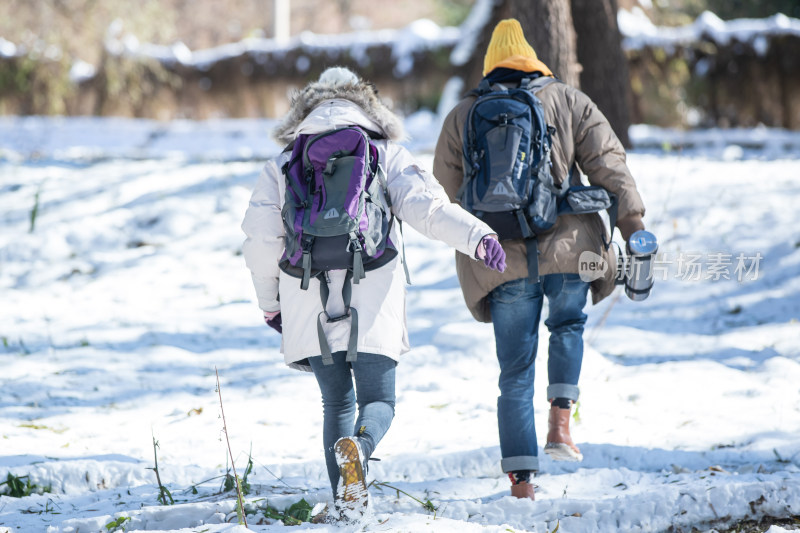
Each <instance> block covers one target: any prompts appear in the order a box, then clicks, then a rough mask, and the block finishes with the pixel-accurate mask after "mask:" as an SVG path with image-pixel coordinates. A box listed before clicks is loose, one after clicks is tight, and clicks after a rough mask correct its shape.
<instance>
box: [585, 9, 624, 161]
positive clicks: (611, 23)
mask: <svg viewBox="0 0 800 533" xmlns="http://www.w3.org/2000/svg"><path fill="white" fill-rule="evenodd" d="M617 11H618V7H617V0H572V19H573V21H574V27H575V32H576V33H577V38H578V46H577V50H578V61H579V62H580V64H581V65H582V67H583V69H582V70H581V74H580V80H581V81H580V83H581V89H582V90H583V92H585V93H586V94H587V95H589V97H590V98H591V99H592V100H594V102H595V103H596V104H597V107H598V108H599V109H600V111H602V112H603V114H604V115H605V116H606V118H608V121H609V122H610V123H611V127H612V128H613V129H614V132H615V133H616V134H617V137H619V140H620V141H622V144H623V145H625V146H630V139H629V138H628V128H629V127H630V123H631V118H630V101H631V94H630V76H629V74H628V60H627V58H626V57H625V53H624V52H623V51H622V36H621V35H620V32H619V27H618V26H617Z"/></svg>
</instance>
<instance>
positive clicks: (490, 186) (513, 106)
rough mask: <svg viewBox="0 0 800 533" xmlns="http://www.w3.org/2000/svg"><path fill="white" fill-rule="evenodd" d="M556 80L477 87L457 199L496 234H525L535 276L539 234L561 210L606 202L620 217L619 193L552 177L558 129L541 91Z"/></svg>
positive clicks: (592, 208) (589, 208) (587, 209)
mask: <svg viewBox="0 0 800 533" xmlns="http://www.w3.org/2000/svg"><path fill="white" fill-rule="evenodd" d="M554 82H558V80H556V79H555V78H551V77H547V76H541V77H538V78H535V79H533V80H530V79H523V80H522V82H521V83H520V86H519V87H512V88H506V87H504V86H502V85H495V86H491V85H490V83H489V81H488V80H486V79H484V80H483V81H481V84H480V85H479V86H478V88H477V89H476V90H475V91H473V92H472V94H476V95H477V96H478V98H477V99H476V100H475V102H474V103H473V104H472V107H471V108H470V111H469V115H468V116H467V121H466V123H465V125H464V134H463V147H462V155H463V168H464V180H463V182H462V185H461V188H460V189H459V191H458V195H457V196H458V200H459V201H460V202H461V206H462V207H463V208H464V209H466V210H467V211H469V212H470V213H472V214H473V215H475V216H476V217H477V218H479V219H481V220H483V221H484V222H486V223H487V224H488V225H489V226H490V227H491V228H492V229H493V230H494V231H495V232H497V235H498V238H499V240H501V241H502V240H507V239H525V242H526V245H527V249H528V271H529V277H530V278H531V279H532V280H534V281H538V279H539V269H538V257H537V256H538V248H537V245H536V237H537V235H539V234H540V233H543V232H546V231H548V230H549V229H551V228H552V227H553V225H554V224H555V223H556V219H557V217H558V216H559V215H561V214H581V213H596V212H598V211H601V210H603V209H608V210H609V214H610V216H612V226H611V227H612V231H613V227H614V224H615V223H616V214H615V206H616V201H615V200H616V199H615V197H614V196H613V195H611V194H609V193H608V192H607V191H606V190H605V189H603V188H602V187H586V186H577V187H570V186H569V178H568V179H565V180H564V182H563V183H562V184H561V185H560V186H557V185H556V184H555V183H554V181H553V176H552V174H551V166H552V163H551V152H552V136H553V134H554V133H555V128H554V127H553V126H550V125H548V124H547V123H546V122H545V118H544V109H543V107H542V102H541V101H540V100H539V98H537V97H536V93H537V92H538V91H539V90H540V89H542V88H543V87H546V86H547V85H549V84H550V83H554ZM573 168H574V167H573ZM571 175H572V171H571V172H570V176H571ZM609 244H610V242H609Z"/></svg>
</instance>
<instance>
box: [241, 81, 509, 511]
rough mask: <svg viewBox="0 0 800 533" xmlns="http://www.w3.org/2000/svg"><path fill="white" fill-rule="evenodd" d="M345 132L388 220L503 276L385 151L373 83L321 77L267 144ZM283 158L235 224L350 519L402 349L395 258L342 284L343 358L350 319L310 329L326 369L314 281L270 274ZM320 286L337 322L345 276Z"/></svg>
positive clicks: (479, 239)
mask: <svg viewBox="0 0 800 533" xmlns="http://www.w3.org/2000/svg"><path fill="white" fill-rule="evenodd" d="M345 126H359V127H361V128H363V129H364V130H367V131H369V132H371V133H372V134H374V135H375V136H377V137H378V140H374V141H373V144H375V146H376V147H377V149H378V162H379V164H380V165H381V166H382V168H383V170H384V173H385V176H386V179H387V183H388V194H389V197H390V200H391V210H392V213H393V214H394V216H395V217H397V218H398V219H399V220H401V221H403V222H405V223H407V224H410V225H411V226H412V227H413V228H414V229H416V230H417V231H419V232H420V233H422V234H423V235H425V236H426V237H429V238H431V239H437V240H440V241H443V242H445V243H446V244H448V245H450V246H452V247H453V248H455V249H456V250H458V251H459V252H461V253H464V254H466V255H467V256H469V257H473V258H480V259H482V260H483V262H484V263H485V264H486V265H487V267H490V268H494V269H496V270H501V271H502V270H503V269H504V268H505V263H504V260H505V254H504V253H503V250H502V248H500V246H499V243H498V242H497V241H496V240H494V239H493V232H492V230H491V228H489V226H487V225H486V224H484V223H483V222H481V221H479V220H478V219H476V218H474V217H473V216H472V215H470V214H468V213H467V212H466V211H464V210H463V209H461V208H460V207H459V206H458V205H456V204H453V203H450V201H449V200H448V198H447V195H446V194H445V192H444V189H442V187H441V186H440V185H439V183H438V182H437V181H436V179H434V177H433V176H432V175H431V174H429V173H428V172H426V171H425V170H423V169H422V168H421V167H420V165H419V164H418V163H417V162H416V160H415V159H414V157H413V156H412V155H411V154H410V153H409V152H408V151H407V150H406V149H405V148H403V147H402V146H400V145H399V144H396V142H395V141H397V140H399V139H400V138H401V137H402V136H403V130H402V125H401V122H400V120H399V119H398V117H397V116H396V115H394V114H393V113H392V112H391V111H390V110H389V109H388V108H386V107H385V106H384V105H383V104H382V103H381V101H380V100H379V99H378V96H377V92H376V90H375V88H374V86H373V85H371V84H369V83H367V82H364V81H362V80H360V79H359V78H358V77H357V76H356V75H355V74H354V73H353V72H351V71H349V70H347V69H344V68H339V67H335V68H330V69H328V70H326V71H325V72H323V74H322V76H321V77H320V79H319V80H318V81H316V82H312V83H310V84H308V85H307V86H306V87H305V88H304V89H302V90H301V91H299V92H297V93H295V94H294V95H293V97H292V102H291V109H290V111H289V113H288V115H287V116H286V117H285V118H284V119H283V121H282V123H281V124H280V125H279V127H278V128H277V129H276V130H275V132H274V136H275V138H276V139H277V141H278V142H279V143H281V144H289V143H292V142H293V141H294V140H295V139H296V138H297V136H298V135H301V134H317V133H321V132H326V131H330V130H333V129H336V128H341V127H345ZM289 156H290V152H286V151H285V152H284V153H282V154H281V155H280V156H278V157H277V158H275V159H273V160H271V161H269V162H268V163H267V164H266V166H265V167H264V170H263V172H262V173H261V176H260V177H259V180H258V182H257V184H256V186H255V190H254V191H253V195H252V197H251V199H250V206H249V208H248V209H247V213H246V215H245V219H244V222H243V224H242V229H243V230H244V232H245V234H246V235H247V240H246V241H245V243H244V248H243V250H244V257H245V261H246V263H247V267H248V268H249V269H250V271H251V272H252V277H253V284H254V285H255V289H256V295H257V297H258V305H259V307H260V308H261V310H262V311H263V312H264V317H265V320H266V321H267V323H268V325H270V326H271V327H273V328H275V329H276V330H278V331H280V332H281V335H282V338H281V352H282V353H283V354H284V358H285V361H286V363H287V364H288V365H290V366H292V367H294V368H298V369H302V370H310V371H313V372H314V375H315V377H316V379H317V382H318V384H319V387H320V391H321V393H322V402H323V419H324V421H323V444H324V449H325V461H326V464H327V468H328V475H329V477H330V481H331V487H332V489H333V492H334V499H335V502H336V504H337V508H344V509H349V510H353V509H354V510H355V511H356V512H361V511H362V510H363V508H364V506H366V497H367V493H366V484H365V482H364V469H363V466H364V465H365V461H366V460H367V459H368V458H369V457H370V455H371V454H372V452H373V450H374V449H375V446H376V445H377V444H378V442H379V441H380V440H381V438H382V437H383V435H384V434H385V433H386V431H387V430H388V428H389V425H390V424H391V421H392V418H393V417H394V402H395V390H394V389H395V366H396V365H397V361H398V359H399V357H400V355H401V354H403V353H405V352H407V351H408V350H409V343H408V330H407V326H406V316H405V292H406V289H405V274H404V267H403V265H402V264H401V262H402V261H403V260H404V258H403V257H402V255H398V256H397V257H395V258H394V259H392V260H391V261H389V262H388V263H386V264H385V265H383V266H381V267H379V268H377V269H375V270H371V271H369V272H367V273H366V277H365V278H364V279H362V280H361V281H360V283H358V284H356V285H353V286H352V296H351V302H350V305H351V306H352V307H353V308H355V309H357V310H358V328H357V352H358V354H357V358H356V360H355V361H346V360H345V351H346V350H347V347H348V341H349V339H350V330H351V320H350V319H345V320H338V321H331V322H327V323H326V322H324V321H323V322H322V327H323V329H324V334H325V337H326V338H327V341H328V344H329V345H330V351H331V352H333V364H325V363H324V362H323V361H322V352H321V347H320V341H319V338H318V332H317V316H318V315H319V314H320V312H321V311H322V309H323V308H322V302H321V300H320V293H319V283H320V282H319V281H318V280H317V279H316V278H312V279H311V280H310V285H309V287H308V290H301V288H300V283H299V280H298V279H297V278H296V277H292V276H290V275H288V274H287V273H285V272H283V271H282V270H281V269H280V268H279V266H278V263H279V260H280V259H281V257H282V255H283V253H284V250H285V233H284V226H283V221H282V218H281V208H282V206H283V202H284V190H285V187H286V181H285V178H284V176H283V174H282V172H281V167H282V166H283V165H284V163H285V162H286V161H287V160H288V158H289ZM397 226H398V225H397V224H393V225H392V233H391V234H390V239H391V240H392V242H394V243H399V242H400V239H401V235H399V233H398V231H397ZM327 278H328V284H329V287H330V299H329V300H328V303H327V306H326V311H327V313H328V315H329V316H331V317H337V316H340V315H344V314H345V305H344V302H343V301H342V297H341V293H342V290H341V289H342V286H343V284H344V279H345V271H344V270H333V271H330V272H328V274H327ZM354 380H355V390H354V385H353V381H354ZM356 405H358V418H357V420H356V421H355V425H354V424H353V422H354V417H355V414H356Z"/></svg>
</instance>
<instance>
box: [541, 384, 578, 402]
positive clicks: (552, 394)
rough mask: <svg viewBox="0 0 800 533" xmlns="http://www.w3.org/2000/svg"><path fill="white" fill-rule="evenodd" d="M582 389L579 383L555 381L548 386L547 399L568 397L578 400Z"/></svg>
mask: <svg viewBox="0 0 800 533" xmlns="http://www.w3.org/2000/svg"><path fill="white" fill-rule="evenodd" d="M580 392H581V390H580V389H579V388H578V386H577V385H570V384H569V383H554V384H552V385H548V386H547V399H548V400H552V399H554V398H566V399H567V400H572V401H573V402H576V401H578V395H579V394H580Z"/></svg>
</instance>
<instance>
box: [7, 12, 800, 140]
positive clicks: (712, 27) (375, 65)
mask: <svg viewBox="0 0 800 533" xmlns="http://www.w3.org/2000/svg"><path fill="white" fill-rule="evenodd" d="M491 7H492V0H479V1H477V2H476V3H475V6H474V8H473V10H472V12H471V14H470V16H469V17H468V18H467V19H466V20H465V22H464V23H463V24H462V25H461V26H459V27H444V28H442V27H439V26H438V25H437V24H435V23H434V22H432V21H430V20H418V21H415V22H413V23H412V24H410V25H408V26H407V27H405V28H401V29H394V30H376V31H357V32H352V33H347V34H336V35H322V34H313V33H310V32H304V33H301V34H299V35H296V36H294V37H293V38H291V39H290V40H289V41H288V42H278V41H275V40H273V39H263V38H258V39H245V40H243V41H239V42H236V43H230V44H225V45H222V46H218V47H215V48H211V49H205V50H190V49H189V48H188V47H187V46H186V45H184V44H183V43H181V42H177V43H174V44H172V45H170V46H162V45H155V44H151V43H143V42H140V41H139V40H138V39H137V38H136V36H134V35H131V34H127V33H124V31H123V29H122V25H121V24H115V25H112V26H111V27H110V28H109V30H108V32H107V36H106V41H105V50H106V52H107V53H106V54H105V56H104V59H103V62H102V63H101V64H98V65H92V64H89V63H86V62H84V61H82V60H80V59H77V60H75V61H74V62H73V63H72V65H69V64H67V63H63V62H62V63H56V62H54V61H50V62H49V65H50V66H49V67H48V68H49V69H50V70H49V71H48V72H47V74H46V75H39V76H38V78H37V79H36V80H35V81H36V83H33V84H30V83H29V84H23V85H26V86H25V87H23V86H22V85H20V86H18V87H14V86H11V87H0V96H2V98H0V114H50V113H54V112H55V113H63V114H72V115H119V116H136V117H144V118H158V119H171V118H201V119H207V118H224V117H263V116H266V117H277V116H280V115H281V114H283V113H284V112H285V110H286V107H287V105H288V101H287V98H286V95H287V92H288V91H289V90H291V89H292V88H294V87H299V86H302V85H303V84H305V83H306V82H307V81H308V80H309V79H311V78H313V77H315V76H316V75H317V74H318V73H319V72H320V71H321V70H322V69H324V68H325V67H327V66H330V65H332V64H341V65H346V66H350V67H352V68H354V69H356V70H357V71H358V72H360V73H361V74H362V76H364V77H365V78H367V79H370V80H372V81H373V82H375V83H376V84H377V85H378V87H379V88H380V89H381V92H382V94H383V96H384V97H387V98H388V99H390V100H392V101H393V102H394V103H395V107H396V108H397V109H398V110H399V111H401V112H403V113H408V112H412V111H415V110H417V109H418V108H420V107H427V108H429V109H435V108H437V106H438V107H441V105H442V104H441V101H440V97H441V94H442V91H443V88H444V87H445V86H447V83H448V81H449V80H450V79H451V78H453V77H454V76H459V75H462V74H463V73H464V71H465V69H467V68H469V64H468V63H469V58H470V57H472V56H473V54H474V48H475V43H476V42H477V40H478V38H479V35H480V33H481V30H482V29H483V28H484V27H485V25H486V24H487V22H488V20H489V14H490V13H491ZM618 19H619V26H620V30H621V32H622V34H623V47H624V48H625V50H626V52H627V54H628V57H629V62H630V71H631V86H632V88H633V92H634V101H633V109H632V116H633V117H634V122H635V123H651V124H657V125H660V126H670V127H680V126H694V125H703V126H726V127H728V126H733V127H736V126H739V127H753V126H757V125H759V124H764V125H766V126H771V127H786V128H791V129H800V80H798V79H797V78H798V74H797V73H798V72H800V20H797V19H791V18H788V17H786V16H784V15H780V14H778V15H775V16H773V17H770V18H767V19H758V20H756V19H741V20H732V21H722V20H721V19H719V18H718V17H717V16H716V15H714V14H713V13H709V12H706V13H704V14H703V15H701V16H700V17H699V18H698V19H697V20H696V21H695V22H694V23H692V24H689V25H687V26H683V27H677V28H674V27H657V26H654V25H653V24H652V23H651V22H650V21H649V19H647V17H646V15H644V13H643V12H641V10H633V11H631V12H628V11H620V13H619V16H618ZM45 52H47V50H45V51H36V53H37V54H39V55H38V57H39V58H40V59H39V61H41V62H42V63H47V62H48V60H47V59H46V58H47V57H48V56H52V57H55V56H57V55H58V53H57V52H58V51H57V50H50V52H48V53H45ZM31 53H33V52H29V51H27V50H25V49H24V48H23V47H20V46H18V45H16V44H14V43H11V42H8V41H6V40H3V39H1V38H0V71H2V70H10V71H11V72H12V73H16V74H19V73H20V71H21V70H22V68H23V66H22V64H23V63H25V60H27V59H28V58H30V57H31V55H30V54H31ZM54 65H55V66H54ZM59 65H61V67H59ZM64 65H66V66H64ZM24 68H29V66H25V67H24ZM59 68H60V69H61V70H59ZM26 75H27V74H26ZM6 79H20V76H7V77H6ZM29 86H33V87H34V88H33V90H30V87H29ZM58 98H63V100H64V102H63V105H61V106H60V107H59V106H53V105H51V104H52V103H53V101H54V100H57V99H58Z"/></svg>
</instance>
